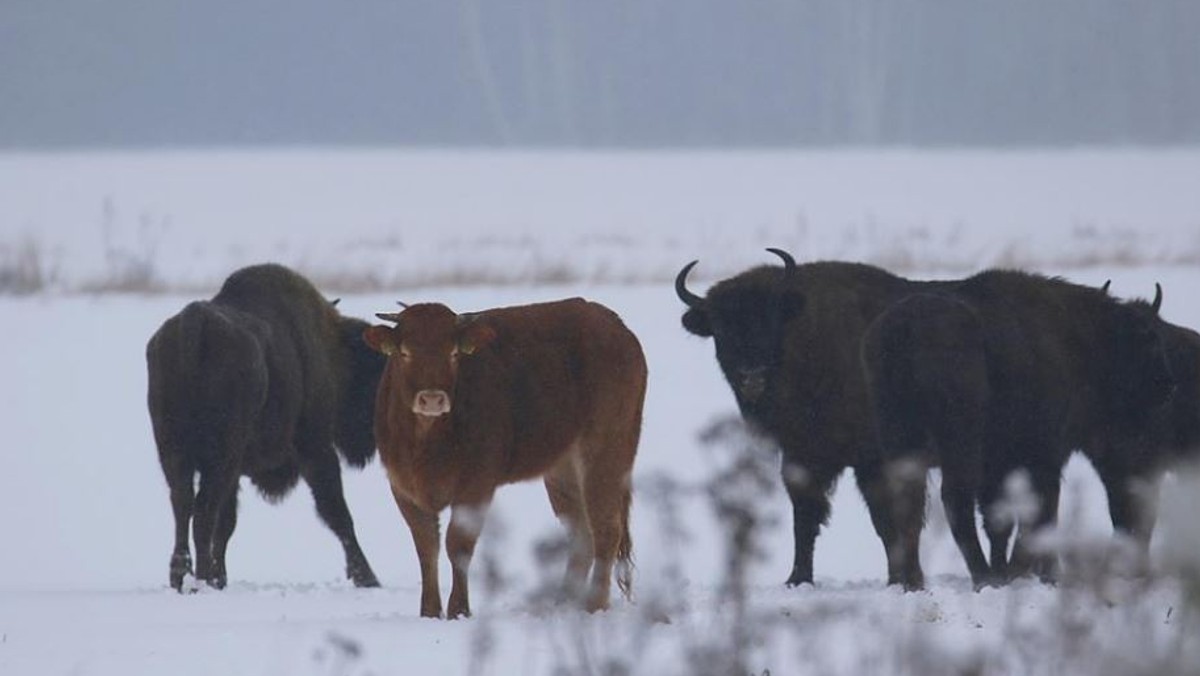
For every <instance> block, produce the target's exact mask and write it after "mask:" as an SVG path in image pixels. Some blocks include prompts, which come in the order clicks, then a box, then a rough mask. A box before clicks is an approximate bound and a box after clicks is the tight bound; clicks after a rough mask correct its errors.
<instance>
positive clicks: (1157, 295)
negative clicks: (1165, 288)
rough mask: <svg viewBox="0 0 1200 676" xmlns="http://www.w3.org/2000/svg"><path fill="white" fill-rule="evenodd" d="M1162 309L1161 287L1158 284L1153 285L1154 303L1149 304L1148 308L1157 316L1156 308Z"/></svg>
mask: <svg viewBox="0 0 1200 676" xmlns="http://www.w3.org/2000/svg"><path fill="white" fill-rule="evenodd" d="M1160 307H1162V285H1161V284H1159V283H1158V282H1155V283H1154V302H1152V303H1150V308H1151V309H1152V310H1154V313H1155V314H1158V308H1160Z"/></svg>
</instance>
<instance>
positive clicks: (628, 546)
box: [617, 487, 633, 601]
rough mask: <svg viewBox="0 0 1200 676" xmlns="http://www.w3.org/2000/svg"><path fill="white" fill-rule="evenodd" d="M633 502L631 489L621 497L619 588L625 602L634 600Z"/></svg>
mask: <svg viewBox="0 0 1200 676" xmlns="http://www.w3.org/2000/svg"><path fill="white" fill-rule="evenodd" d="M632 502H633V493H632V490H631V489H630V488H628V487H627V488H626V489H625V494H624V495H623V496H621V544H620V546H618V547H617V588H618V589H620V590H621V595H622V596H624V597H625V600H627V601H629V600H632V599H633V538H631V537H629V510H630V506H631V504H632Z"/></svg>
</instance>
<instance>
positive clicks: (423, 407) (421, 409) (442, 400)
mask: <svg viewBox="0 0 1200 676" xmlns="http://www.w3.org/2000/svg"><path fill="white" fill-rule="evenodd" d="M412 410H413V413H416V414H417V415H425V416H429V417H431V418H436V417H438V416H439V415H443V414H446V413H449V412H450V395H448V394H446V393H445V392H444V391H442V390H421V391H420V392H417V396H415V397H413V406H412Z"/></svg>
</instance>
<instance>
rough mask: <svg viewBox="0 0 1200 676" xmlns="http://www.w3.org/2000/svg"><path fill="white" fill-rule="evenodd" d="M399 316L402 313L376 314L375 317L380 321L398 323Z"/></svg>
mask: <svg viewBox="0 0 1200 676" xmlns="http://www.w3.org/2000/svg"><path fill="white" fill-rule="evenodd" d="M401 314H402V313H400V312H376V313H375V316H376V317H379V318H380V319H382V320H383V321H385V322H396V323H399V322H400V315H401Z"/></svg>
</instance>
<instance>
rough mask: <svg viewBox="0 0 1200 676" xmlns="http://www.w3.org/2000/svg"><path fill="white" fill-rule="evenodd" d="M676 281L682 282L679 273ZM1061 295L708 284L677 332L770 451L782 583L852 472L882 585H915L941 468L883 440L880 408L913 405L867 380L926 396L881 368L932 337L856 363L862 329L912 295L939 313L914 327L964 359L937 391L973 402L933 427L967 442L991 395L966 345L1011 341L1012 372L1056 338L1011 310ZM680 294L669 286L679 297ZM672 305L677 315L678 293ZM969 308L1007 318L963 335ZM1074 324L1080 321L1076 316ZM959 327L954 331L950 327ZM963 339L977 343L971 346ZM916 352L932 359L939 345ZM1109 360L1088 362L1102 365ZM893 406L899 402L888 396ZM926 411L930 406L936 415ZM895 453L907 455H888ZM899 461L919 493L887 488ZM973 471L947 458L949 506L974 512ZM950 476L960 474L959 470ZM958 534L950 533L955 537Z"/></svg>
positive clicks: (854, 271)
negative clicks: (788, 513)
mask: <svg viewBox="0 0 1200 676" xmlns="http://www.w3.org/2000/svg"><path fill="white" fill-rule="evenodd" d="M680 277H681V279H680V281H683V279H682V278H683V277H684V275H683V274H682V273H681V276H680ZM1058 285H1066V283H1065V282H1060V281H1057V280H1050V279H1046V278H1043V277H1038V276H1034V275H1025V274H1023V273H1015V272H990V273H984V274H982V275H979V276H977V277H975V278H972V279H971V280H957V281H946V282H941V281H935V282H919V281H910V280H906V279H903V278H901V277H897V276H895V275H892V274H890V273H888V272H886V271H884V270H881V269H879V268H875V267H872V266H867V265H862V264H856V263H840V262H820V263H809V264H805V265H799V266H796V267H795V269H794V271H793V272H792V273H791V274H788V273H786V272H785V271H784V269H781V268H779V267H768V266H764V267H759V268H755V269H752V270H749V271H746V272H744V273H742V274H739V275H737V276H735V277H732V278H730V279H727V280H724V281H721V282H719V283H717V284H716V285H714V286H713V287H712V288H711V289H710V290H709V292H708V294H707V295H706V296H705V297H704V298H702V299H695V300H693V302H692V303H691V304H690V307H689V309H688V310H687V312H685V314H684V316H683V325H684V328H685V329H687V330H688V331H690V332H692V333H694V334H696V335H700V336H706V337H707V336H711V337H713V338H714V342H715V346H716V352H717V360H718V362H719V364H720V366H721V370H722V372H723V373H724V375H725V378H726V380H727V381H728V382H729V384H730V387H731V388H732V389H733V392H734V395H735V397H736V399H737V403H738V406H739V409H740V410H741V412H742V415H743V417H745V418H746V419H747V420H748V421H749V422H750V423H751V424H753V425H755V426H756V427H758V428H760V429H761V430H762V431H763V432H765V433H766V434H767V435H768V436H770V437H771V438H773V439H774V440H775V441H776V442H777V443H778V444H779V445H780V447H781V450H782V453H783V468H782V471H783V478H784V484H785V487H786V488H787V491H788V495H789V497H790V498H791V501H792V510H793V534H794V537H795V558H794V562H793V566H792V571H791V574H790V575H789V576H788V579H787V584H789V585H795V584H801V583H805V582H811V581H812V575H813V570H812V560H813V547H814V543H815V540H816V537H817V535H818V532H819V530H820V527H821V525H822V524H824V523H825V522H826V520H827V519H828V516H829V493H830V491H831V490H832V488H833V485H834V482H835V480H836V479H837V477H838V475H839V474H840V473H841V471H842V470H843V469H845V468H847V467H850V468H853V469H854V473H855V479H856V481H857V483H858V486H859V489H860V490H861V491H862V494H863V497H864V499H865V501H866V503H867V507H868V510H869V512H870V515H871V520H872V524H873V525H874V527H875V530H876V533H877V535H878V536H879V538H880V540H881V541H882V542H883V544H884V546H885V552H886V554H887V560H888V581H889V583H892V584H903V585H904V586H905V587H907V588H919V587H920V586H922V585H923V578H922V576H921V572H920V566H919V561H918V560H917V559H916V550H915V544H913V543H915V541H916V538H917V537H919V532H920V527H921V518H922V517H923V506H924V478H925V473H924V471H923V470H924V468H925V467H926V466H928V465H930V464H938V463H939V462H940V461H941V460H942V459H943V457H939V456H938V455H937V454H929V453H924V454H921V453H909V451H910V450H912V448H913V447H916V446H919V444H918V443H917V441H925V440H926V435H927V434H928V431H927V430H920V436H919V438H918V435H917V432H916V431H911V430H907V429H905V428H904V427H902V426H897V427H896V428H895V429H893V427H892V426H891V423H889V422H885V423H884V427H885V428H884V429H880V427H879V416H877V414H876V408H877V402H881V403H880V404H879V405H880V406H882V407H883V408H884V410H885V411H889V412H888V413H887V415H886V416H885V418H886V420H888V421H893V420H900V421H903V420H905V419H906V417H907V416H909V415H912V414H914V412H915V411H914V410H913V407H915V406H918V404H916V403H912V402H910V401H909V400H908V398H906V397H904V396H892V397H889V396H888V394H887V393H884V394H882V395H875V394H873V390H872V388H871V387H870V386H869V383H868V377H867V374H868V372H871V373H873V376H872V381H877V380H879V379H880V378H883V377H886V378H887V379H889V381H891V380H895V381H896V382H900V383H904V384H905V385H906V386H930V387H932V386H934V385H935V384H936V382H937V381H933V382H931V383H926V382H925V380H926V379H927V378H928V377H929V375H930V374H928V373H926V372H925V371H923V370H914V369H913V368H911V365H906V364H904V363H899V362H895V361H894V360H893V361H892V362H890V363H881V360H880V357H881V356H886V355H887V354H889V353H890V352H889V351H893V350H895V351H898V353H899V354H909V353H911V351H912V350H913V349H914V344H915V341H918V340H928V339H929V338H928V337H925V338H923V337H922V335H923V334H921V333H917V334H914V335H904V334H903V333H895V334H888V335H880V336H879V337H878V338H877V340H878V341H879V344H878V347H877V351H878V352H877V353H875V354H871V353H864V350H863V340H864V337H865V336H866V335H867V334H868V332H869V331H871V329H872V326H873V323H874V322H875V321H876V320H877V319H878V318H879V317H880V316H881V315H882V314H883V313H884V312H885V310H887V309H888V308H889V307H891V306H893V304H895V303H897V302H898V301H900V300H901V299H905V298H908V297H910V296H913V295H914V294H918V295H919V296H918V298H919V299H918V300H916V301H914V303H925V302H936V303H942V302H946V303H949V304H950V306H951V307H952V308H953V311H949V312H947V313H946V315H945V317H943V318H942V319H941V320H940V321H943V322H945V323H946V326H942V327H939V326H938V325H937V324H930V325H928V326H925V325H918V326H916V327H915V328H919V329H921V330H922V331H925V332H926V333H931V334H932V337H933V338H937V336H939V335H940V334H941V332H942V331H943V330H959V331H961V333H959V334H957V339H958V340H959V341H961V342H962V345H959V346H955V345H951V346H950V347H951V348H952V349H961V350H963V351H964V352H963V354H961V355H958V356H952V357H947V356H946V355H945V354H943V355H942V356H943V358H945V359H946V363H938V364H936V368H937V369H942V370H945V371H948V372H949V373H951V374H952V375H953V376H954V380H953V381H951V382H950V384H949V385H947V387H950V385H953V386H956V387H962V388H965V389H966V394H967V395H970V396H974V397H977V398H979V400H978V401H976V402H975V403H974V404H973V407H974V409H972V405H971V402H970V396H967V397H965V399H964V398H962V397H960V398H956V399H955V400H954V401H953V402H951V403H954V404H956V405H957V404H961V405H962V406H961V408H962V409H963V410H960V411H956V410H951V409H946V411H947V413H946V414H945V415H946V418H945V419H944V420H942V421H941V422H943V423H945V425H944V427H945V428H946V429H948V430H950V431H954V432H956V433H964V432H963V430H966V431H969V430H971V429H979V427H978V425H979V422H978V419H977V418H971V417H970V416H972V415H974V416H978V415H979V411H985V412H986V411H987V410H988V409H987V408H986V404H987V402H988V399H987V395H989V391H987V390H984V391H980V389H979V388H980V382H981V381H982V380H984V379H985V378H990V377H991V374H990V371H989V370H988V369H990V367H989V366H988V365H987V363H986V362H984V361H983V360H982V359H981V358H980V356H979V352H978V349H976V348H974V347H973V346H972V342H971V341H985V340H986V339H987V337H988V335H995V336H1000V335H1007V334H1012V335H1011V336H1010V337H1011V338H1012V339H1013V340H1017V341H1018V342H1016V343H1013V345H1014V346H1016V347H1012V352H1013V354H1012V359H1014V360H1016V361H1017V362H1018V363H1020V352H1021V347H1020V346H1021V345H1023V343H1021V342H1020V341H1022V340H1025V341H1034V340H1036V339H1037V336H1038V335H1040V332H1042V331H1046V330H1050V331H1053V329H1052V327H1043V326H1039V325H1037V324H1036V323H1027V322H1024V321H1022V320H1020V319H1019V317H1020V316H1021V312H1025V311H1027V310H1021V304H1022V303H1023V302H1025V303H1026V304H1027V303H1028V301H1026V300H1025V299H1024V298H1023V294H1025V293H1031V294H1033V295H1034V296H1035V297H1036V296H1037V294H1038V293H1039V292H1038V291H1037V289H1040V288H1056V286H1058ZM1008 286H1012V287H1013V288H1011V289H1009V288H1006V287H1008ZM1066 286H1072V287H1073V285H1066ZM960 287H962V289H963V290H971V293H972V294H973V295H964V296H963V297H962V298H958V297H957V294H958V292H959V290H960ZM680 288H681V287H680V286H679V285H677V290H679V289H680ZM1092 293H1093V294H1094V296H1095V301H1096V302H1097V303H1103V304H1108V305H1112V306H1113V307H1117V304H1116V303H1115V302H1112V301H1110V300H1106V299H1104V298H1103V294H1100V293H1099V292H1098V291H1094V290H1093V291H1092ZM680 296H681V299H684V301H685V303H686V302H688V299H686V298H685V297H684V294H683V293H681V294H680ZM976 304H985V305H987V307H988V308H991V309H990V310H989V311H990V312H995V313H998V314H999V316H1002V317H1009V318H1010V319H1009V320H1007V321H1006V322H1003V323H1001V324H1000V325H998V326H995V327H993V328H989V329H988V330H987V331H984V330H983V328H982V327H977V328H976V329H971V328H970V327H971V325H972V323H973V322H976V321H979V319H978V317H977V311H976V310H975V309H973V308H974V307H975V306H976ZM1038 307H1041V308H1042V309H1041V311H1042V312H1045V313H1047V314H1049V315H1053V316H1055V317H1058V316H1059V315H1060V313H1062V312H1064V310H1061V309H1051V308H1049V307H1048V306H1045V305H1038ZM1006 312H1007V313H1011V314H1004V313H1006ZM898 317H899V315H898V316H897V318H898ZM1080 321H1081V322H1087V321H1089V320H1088V318H1087V317H1081V318H1080ZM960 325H961V326H963V327H965V328H962V329H959V328H956V327H959V326H960ZM1082 328H1083V329H1084V331H1085V332H1086V331H1088V330H1090V331H1100V330H1102V329H1103V328H1104V327H1103V326H1100V325H1086V324H1085V325H1084V326H1083V327H1082ZM972 330H974V331H975V332H976V335H972V333H971V331H972ZM1122 335H1123V334H1122ZM925 347H926V348H931V349H932V348H938V349H941V348H942V346H939V345H938V343H937V342H933V343H930V344H928V345H926V346H925ZM971 350H975V351H974V352H971ZM1108 354H1109V353H1105V354H1103V355H1100V354H1097V355H1092V356H1093V357H1095V358H1097V359H1102V358H1107V355H1108ZM872 360H874V361H875V363H873V364H872ZM956 360H957V361H956ZM884 362H886V360H884ZM879 369H883V370H882V371H881V370H879ZM1006 377H1008V378H1009V379H1010V381H1012V382H1011V384H1012V385H1013V386H1014V387H1015V385H1017V384H1018V383H1017V382H1016V379H1018V378H1021V377H1023V376H1022V375H1021V374H1017V373H1011V374H1008V375H1007V376H1006ZM1134 380H1138V379H1136V378H1135V379H1134ZM1139 382H1142V381H1139ZM897 387H899V386H897ZM876 390H878V388H876ZM1014 391H1018V390H1014ZM894 394H897V395H902V394H903V393H902V392H901V391H899V390H897V391H896V392H895V393H894ZM942 394H944V393H942ZM936 401H937V400H936V399H935V400H933V402H934V403H931V404H929V406H936ZM1024 403H1025V402H1023V401H1022V404H1023V405H1024ZM1035 406H1036V404H1033V403H1029V406H1028V408H1019V409H1018V410H1014V411H1012V414H1013V415H1014V416H1017V417H1016V418H1015V419H1013V420H1009V421H1007V423H1005V424H1011V425H1013V426H1014V427H1013V429H1014V430H1017V431H1018V432H1019V431H1020V430H1023V429H1025V427H1024V425H1023V424H1022V423H1023V421H1022V420H1021V418H1020V415H1021V414H1022V413H1023V412H1024V411H1026V410H1029V409H1030V408H1033V407H1035ZM888 407H891V408H890V409H889V408H888ZM1068 413H1069V412H1067V411H1058V412H1057V414H1059V415H1067V414H1068ZM881 433H882V434H884V435H885V436H887V437H888V443H887V444H886V445H885V444H881V443H880V434H881ZM947 433H948V432H947ZM905 435H908V436H907V437H906V436H905ZM962 443H967V442H965V441H964V442H962ZM956 445H957V442H956ZM885 446H886V447H888V448H887V452H886V453H885ZM901 448H903V449H904V450H903V451H900V450H898V449H901ZM922 450H925V449H923V448H922ZM898 460H901V461H902V460H915V461H916V462H914V463H912V464H911V465H910V467H909V469H910V470H911V473H910V474H908V475H907V476H908V477H911V478H913V479H917V478H919V480H920V481H919V485H920V487H921V490H920V492H919V494H918V493H917V492H916V491H915V490H913V488H914V487H915V486H916V485H917V482H915V481H903V480H901V481H897V477H899V478H900V479H903V478H904V476H905V475H904V474H903V473H901V474H899V475H898V474H897V473H896V470H898V469H902V468H903V465H904V463H900V464H896V463H895V461H898ZM982 461H983V460H982V458H981V456H979V455H978V454H975V455H971V454H970V453H968V455H966V456H965V457H954V458H951V462H950V464H951V465H952V467H951V473H954V474H956V476H962V477H964V479H963V482H954V481H952V482H951V488H952V489H953V490H959V486H960V485H961V484H965V485H966V489H965V490H966V491H967V496H965V497H963V498H961V499H960V501H967V504H968V505H969V506H972V507H973V505H974V504H975V499H976V497H977V493H976V492H974V488H972V481H973V480H974V479H975V478H977V477H979V476H980V475H982V473H983V470H984V468H982V467H981V466H980V463H981V462H982ZM960 465H961V466H963V467H964V469H963V470H961V471H960V470H958V467H959V466H960ZM889 470H891V471H889ZM976 483H977V482H976ZM897 488H899V489H900V490H896V489H897ZM955 511H956V513H958V512H960V511H961V510H959V509H956V510H955ZM972 514H973V510H972ZM972 518H973V517H972ZM914 520H915V521H914ZM971 525H972V527H973V521H972V522H971ZM963 532H964V529H963V528H962V527H960V528H959V535H961V534H962V533H963ZM958 541H959V544H960V546H962V547H967V548H970V544H973V549H974V551H976V552H978V551H980V548H979V543H978V537H977V536H975V535H974V531H973V530H971V535H970V541H969V542H968V541H966V540H965V539H963V538H958ZM906 542H907V543H909V546H906V545H905V544H904V543H906ZM910 549H911V553H910ZM964 556H966V557H967V560H968V562H969V563H970V565H971V568H972V573H973V574H975V575H976V576H977V577H976V580H977V581H978V582H983V581H986V580H987V579H989V578H988V569H987V564H986V563H983V564H982V565H981V564H980V560H981V559H982V554H981V553H980V554H979V555H978V556H976V555H975V554H974V553H968V552H967V551H966V550H964Z"/></svg>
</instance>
